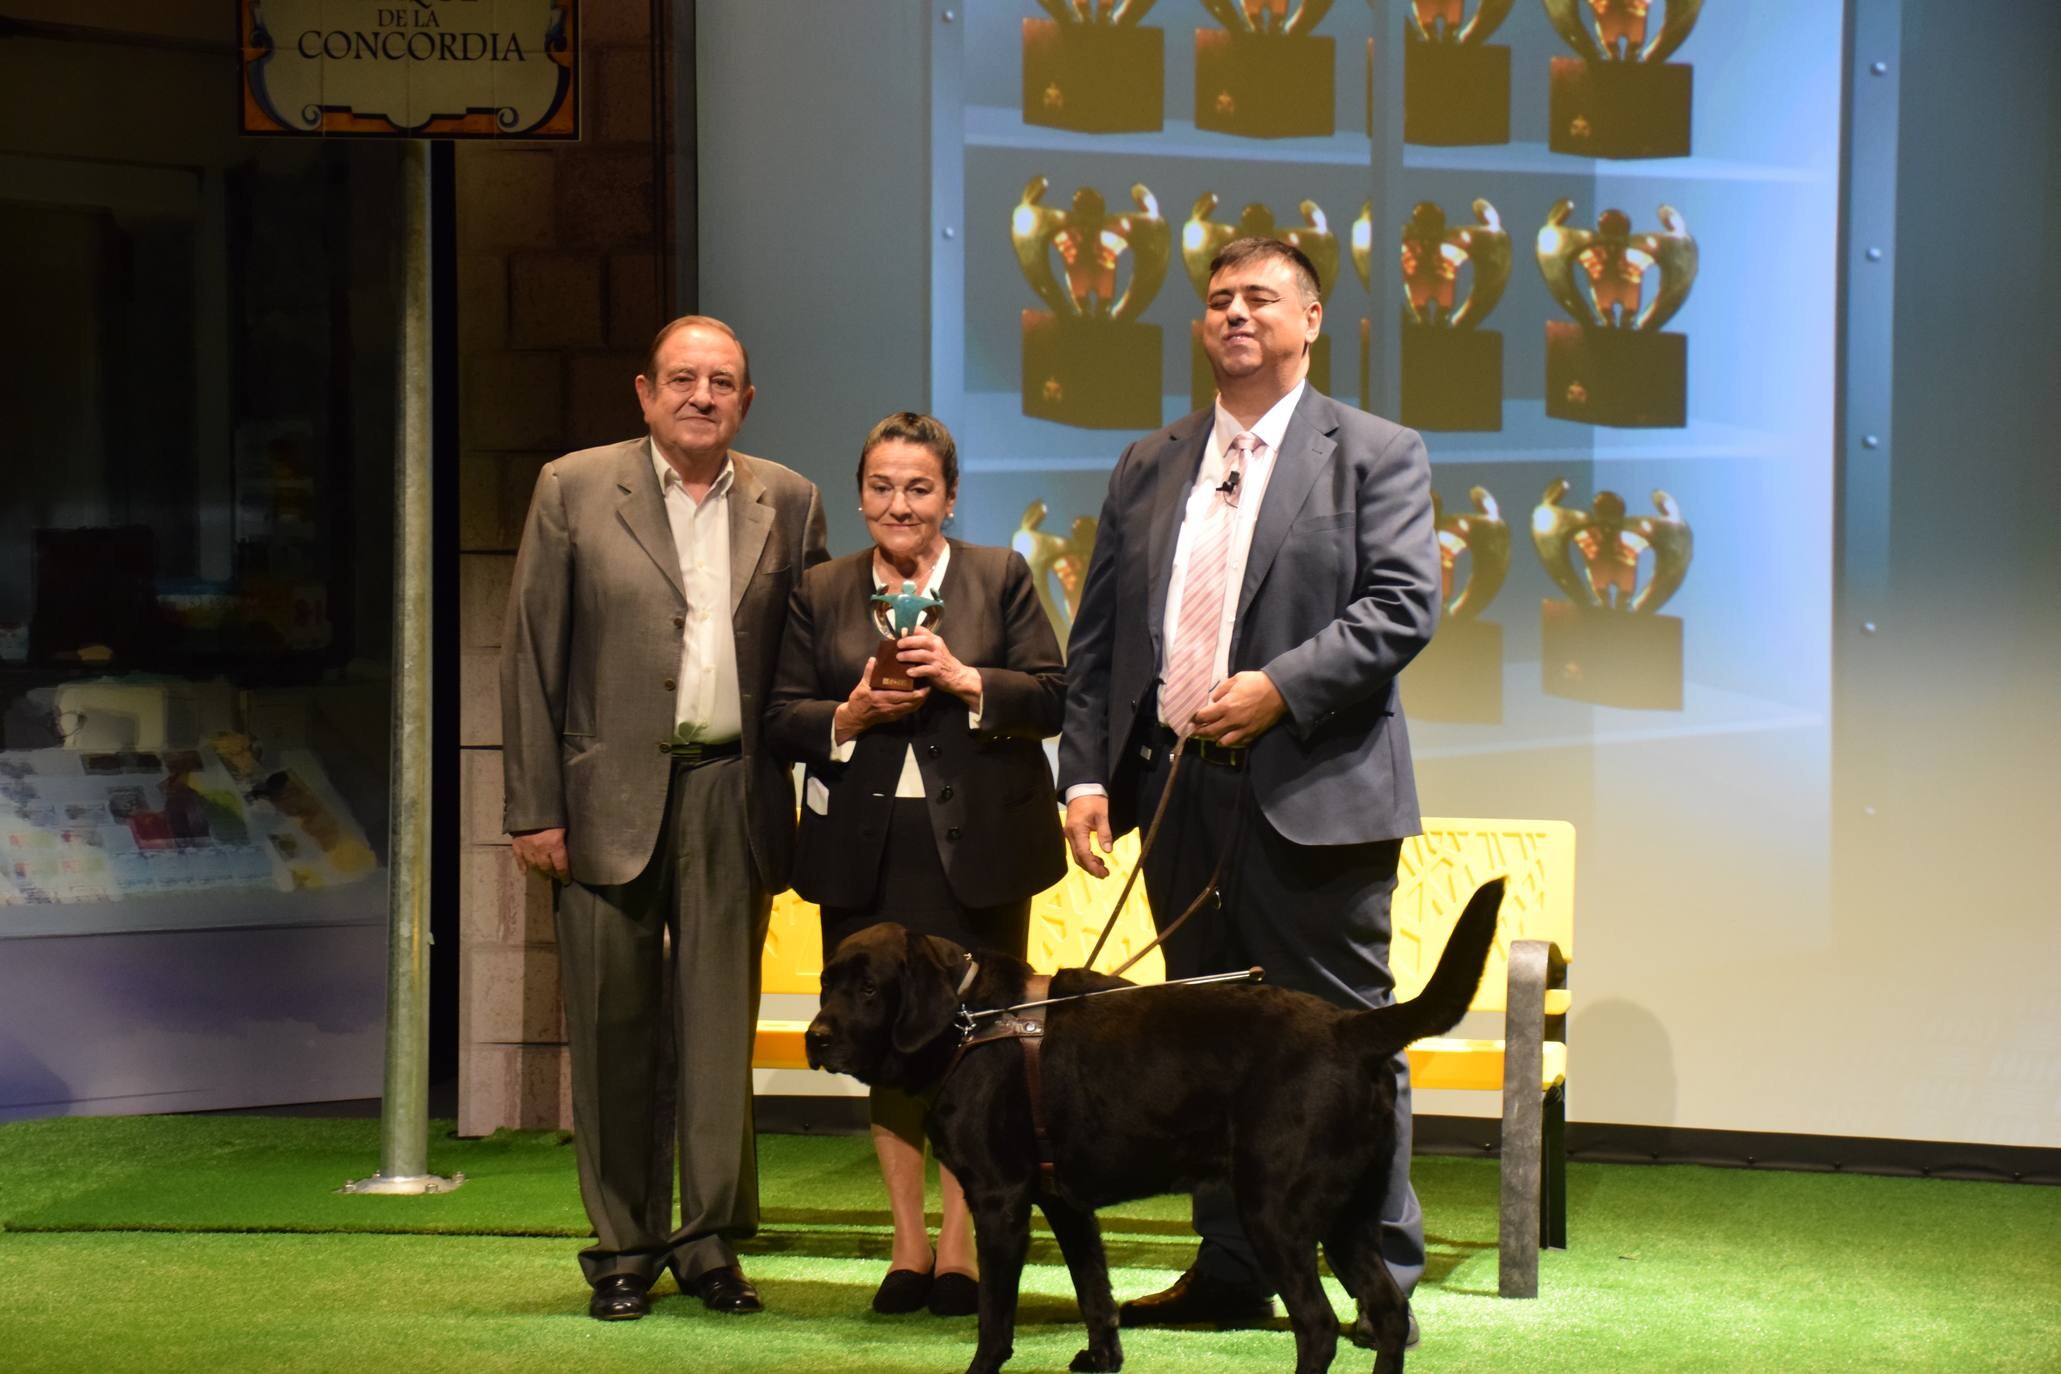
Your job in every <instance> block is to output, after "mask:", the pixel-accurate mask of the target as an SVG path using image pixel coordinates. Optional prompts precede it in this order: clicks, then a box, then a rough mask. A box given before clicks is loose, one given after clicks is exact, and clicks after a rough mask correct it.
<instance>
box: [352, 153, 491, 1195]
mask: <svg viewBox="0 0 2061 1374" xmlns="http://www.w3.org/2000/svg"><path fill="white" fill-rule="evenodd" d="M429 236H430V224H429V144H428V143H427V142H426V141H424V140H422V139H409V140H407V141H406V142H405V143H403V144H402V145H401V234H400V243H401V265H400V279H401V280H400V287H401V291H400V302H399V305H400V311H399V314H400V330H399V338H400V358H399V360H398V362H399V374H398V402H399V404H398V411H399V425H398V429H399V433H398V435H397V437H396V443H395V446H394V448H395V456H394V489H395V490H394V500H395V515H396V519H395V526H394V536H395V537H394V677H393V728H392V731H391V734H392V745H393V756H392V764H391V772H390V775H389V784H388V785H389V788H390V791H391V801H390V805H389V810H390V813H391V820H390V823H389V830H388V836H389V844H388V847H387V874H388V877H387V973H386V1091H385V1097H384V1100H383V1104H382V1107H381V1111H380V1140H379V1172H378V1173H377V1174H375V1175H373V1176H372V1177H371V1178H367V1179H360V1180H358V1181H357V1182H355V1183H350V1184H346V1185H345V1187H344V1191H345V1192H351V1193H442V1192H448V1191H450V1190H451V1189H452V1188H455V1187H457V1186H458V1185H459V1184H460V1183H462V1182H464V1175H462V1174H460V1175H457V1176H455V1177H452V1178H440V1177H438V1176H436V1175H434V1174H432V1173H430V1172H429V895H430V888H429V843H430V759H431V755H430V746H431V743H432V741H431V739H430V630H431V626H430V582H431V566H430V554H431V549H430V539H431V526H430V486H431V469H430V463H431V453H430V447H431V445H430V435H431V430H430V289H429V287H430V282H429V272H430V241H429Z"/></svg>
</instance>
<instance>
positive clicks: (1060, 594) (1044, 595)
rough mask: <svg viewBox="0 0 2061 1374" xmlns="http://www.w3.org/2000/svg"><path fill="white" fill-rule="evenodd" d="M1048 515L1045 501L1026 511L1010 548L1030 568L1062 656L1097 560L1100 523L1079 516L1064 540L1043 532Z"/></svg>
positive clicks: (1034, 504) (1039, 600)
mask: <svg viewBox="0 0 2061 1374" xmlns="http://www.w3.org/2000/svg"><path fill="white" fill-rule="evenodd" d="M1049 513H1050V511H1049V508H1048V507H1047V506H1046V505H1045V503H1044V502H1043V501H1033V502H1031V503H1030V505H1028V506H1027V507H1025V508H1024V512H1023V523H1022V524H1020V525H1018V526H1017V529H1016V534H1015V537H1013V538H1012V539H1010V541H1009V547H1010V548H1012V549H1014V550H1016V551H1017V552H1018V553H1020V554H1022V555H1023V561H1024V562H1025V563H1028V564H1029V565H1030V571H1031V585H1032V586H1034V587H1036V588H1037V589H1038V604H1039V605H1041V606H1043V607H1044V608H1045V618H1046V619H1047V620H1049V621H1051V622H1052V633H1053V634H1055V635H1057V636H1058V638H1059V651H1060V653H1061V654H1062V655H1063V654H1064V653H1065V652H1066V641H1067V638H1068V636H1070V635H1071V634H1072V633H1073V618H1074V615H1075V614H1076V613H1077V612H1078V611H1079V610H1080V608H1081V588H1082V587H1083V586H1084V585H1086V583H1087V580H1088V560H1089V559H1090V558H1092V557H1094V554H1095V533H1096V530H1097V529H1098V528H1099V526H1100V524H1101V522H1100V521H1098V520H1097V519H1096V518H1095V517H1094V516H1092V515H1077V516H1075V517H1074V520H1073V529H1072V531H1071V532H1070V533H1068V534H1067V535H1066V536H1064V537H1061V536H1059V535H1056V534H1053V533H1052V532H1051V531H1049V530H1047V529H1045V528H1044V524H1045V517H1046V515H1048V514H1049Z"/></svg>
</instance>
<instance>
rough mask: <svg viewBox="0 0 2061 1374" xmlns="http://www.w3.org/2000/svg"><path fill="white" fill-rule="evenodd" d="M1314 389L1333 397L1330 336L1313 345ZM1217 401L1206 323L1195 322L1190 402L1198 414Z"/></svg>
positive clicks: (1190, 329)
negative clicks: (1204, 334)
mask: <svg viewBox="0 0 2061 1374" xmlns="http://www.w3.org/2000/svg"><path fill="white" fill-rule="evenodd" d="M1310 385H1311V386H1313V387H1315V388H1316V389H1317V390H1319V391H1321V392H1323V393H1324V394H1325V395H1326V396H1329V395H1330V394H1331V336H1330V335H1329V334H1319V335H1318V336H1317V341H1316V342H1315V343H1313V344H1311V345H1310ZM1216 398H1217V378H1216V374H1215V373H1213V372H1211V371H1210V370H1209V354H1208V353H1206V352H1204V351H1203V348H1202V322H1201V321H1200V320H1192V321H1190V322H1189V324H1188V400H1189V402H1190V404H1191V405H1192V406H1193V407H1194V408H1195V409H1196V410H1202V409H1204V408H1206V407H1208V406H1210V405H1211V404H1213V403H1214V402H1215V401H1216ZM1361 409H1362V410H1364V409H1366V407H1364V406H1362V407H1361Z"/></svg>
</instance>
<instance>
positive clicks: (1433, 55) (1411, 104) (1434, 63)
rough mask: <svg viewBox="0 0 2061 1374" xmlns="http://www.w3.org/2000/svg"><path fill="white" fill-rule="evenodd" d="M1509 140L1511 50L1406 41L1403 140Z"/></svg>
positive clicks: (1452, 144) (1468, 143) (1466, 143)
mask: <svg viewBox="0 0 2061 1374" xmlns="http://www.w3.org/2000/svg"><path fill="white" fill-rule="evenodd" d="M1509 141H1510V50H1509V49H1508V48H1490V47H1482V46H1479V45H1477V44H1473V43H1426V42H1424V41H1423V40H1422V39H1418V38H1411V39H1408V40H1407V41H1406V42H1405V43H1404V45H1403V142H1405V143H1415V144H1419V145H1421V146H1425V147H1433V148H1460V147H1472V146H1478V145H1481V144H1493V143H1508V142H1509Z"/></svg>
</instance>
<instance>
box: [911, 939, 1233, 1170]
mask: <svg viewBox="0 0 2061 1374" xmlns="http://www.w3.org/2000/svg"><path fill="white" fill-rule="evenodd" d="M979 973H980V964H979V963H978V962H976V961H975V959H974V957H973V955H972V954H971V953H970V952H969V953H968V954H967V956H966V973H965V976H964V977H962V978H960V980H959V988H958V992H957V994H956V995H957V996H959V997H960V998H962V999H963V998H964V997H965V996H966V991H967V989H969V988H971V987H972V986H973V980H974V978H975V977H976V976H977V975H978V974H979ZM1264 978H1265V974H1264V972H1263V971H1262V970H1260V969H1258V968H1249V969H1246V970H1244V971H1243V972H1240V973H1215V974H1208V975H1205V976H1204V977H1201V978H1182V979H1177V980H1175V981H1174V982H1171V983H1161V984H1158V986H1160V987H1193V986H1196V985H1198V984H1205V983H1245V982H1251V983H1257V982H1261V981H1262V980H1263V979H1264ZM1023 991H1024V1000H1023V1001H1021V1002H1019V1003H1017V1004H1016V1005H1015V1006H1010V1007H999V1008H995V1009H992V1010H983V1011H974V1010H972V1009H970V1008H968V1007H967V1006H966V1005H965V1003H964V1001H963V1000H962V1001H961V1003H960V1005H959V1015H958V1017H957V1025H958V1027H959V1044H958V1047H957V1048H956V1049H954V1050H953V1051H952V1058H951V1062H949V1063H948V1064H946V1065H945V1071H944V1073H943V1074H942V1075H941V1076H940V1077H939V1079H938V1084H939V1086H940V1087H942V1086H943V1085H944V1082H945V1080H946V1079H949V1078H950V1077H951V1076H952V1071H953V1070H954V1069H956V1068H958V1067H959V1061H960V1060H962V1059H964V1058H965V1057H966V1051H968V1050H970V1049H972V1048H974V1047H975V1046H976V1045H992V1044H995V1043H997V1042H998V1041H1004V1040H1014V1041H1015V1042H1016V1043H1017V1044H1018V1045H1019V1046H1021V1047H1022V1049H1023V1085H1024V1088H1025V1089H1026V1091H1028V1092H1029V1094H1030V1109H1031V1130H1032V1132H1033V1133H1034V1134H1035V1136H1036V1137H1037V1147H1038V1186H1039V1187H1040V1188H1041V1189H1042V1190H1043V1191H1045V1192H1047V1193H1051V1192H1056V1191H1058V1183H1057V1180H1056V1177H1055V1173H1056V1171H1055V1168H1054V1165H1053V1160H1052V1137H1051V1133H1050V1131H1048V1130H1047V1129H1046V1123H1045V1084H1044V1072H1043V1054H1044V1049H1045V1010H1046V1008H1048V1007H1054V1006H1057V1005H1058V1004H1059V1003H1061V1002H1078V1001H1081V1000H1083V999H1084V998H1089V997H1106V996H1109V995H1110V994H1112V993H1118V992H1137V991H1139V988H1138V987H1136V986H1132V985H1129V984H1126V985H1125V986H1123V987H1116V988H1099V989H1097V990H1096V991H1094V992H1077V993H1074V994H1072V995H1071V996H1068V997H1053V996H1052V995H1051V992H1052V975H1051V974H1049V973H1033V974H1031V975H1030V977H1028V978H1026V979H1024V984H1023ZM983 1023H984V1024H983Z"/></svg>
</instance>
